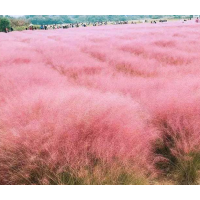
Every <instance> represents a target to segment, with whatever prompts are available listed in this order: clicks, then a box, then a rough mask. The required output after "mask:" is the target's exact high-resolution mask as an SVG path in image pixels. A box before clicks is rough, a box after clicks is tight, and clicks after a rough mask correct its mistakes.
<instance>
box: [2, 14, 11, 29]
mask: <svg viewBox="0 0 200 200" xmlns="http://www.w3.org/2000/svg"><path fill="white" fill-rule="evenodd" d="M6 28H8V29H9V28H10V20H9V19H8V18H5V17H3V18H0V31H3V32H5V31H6Z"/></svg>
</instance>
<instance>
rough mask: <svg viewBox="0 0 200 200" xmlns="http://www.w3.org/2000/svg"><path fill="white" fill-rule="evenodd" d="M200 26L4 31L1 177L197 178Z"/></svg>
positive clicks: (0, 39) (8, 180) (87, 180)
mask: <svg viewBox="0 0 200 200" xmlns="http://www.w3.org/2000/svg"><path fill="white" fill-rule="evenodd" d="M180 30H181V31H180ZM199 30H200V26H199V25H198V24H194V22H188V23H185V24H182V23H168V24H156V25H153V24H138V25H124V26H102V27H88V28H79V29H67V30H52V31H22V32H12V33H9V34H4V33H0V138H1V139H0V175H1V177H2V178H1V180H0V183H1V184H142V183H150V182H149V181H152V178H154V177H155V176H154V175H157V176H159V175H160V174H162V175H163V174H164V173H162V172H166V173H168V174H170V175H172V174H173V175H174V176H173V179H174V180H177V181H178V182H179V183H182V184H183V183H185V184H192V183H193V184H194V183H197V179H198V173H197V172H198V170H199V168H200V167H199V163H200V162H199V152H200V149H199V144H200V138H199V126H200V124H199V120H200V119H199V108H198V105H199V97H200V81H199V75H200V70H199V63H200V59H199V50H200V47H199V45H198V42H197V41H198V40H199V39H200V35H199ZM166 151H167V152H166ZM159 172H161V173H159ZM188 172H190V173H188ZM161 177H162V176H161ZM153 183H154V182H153Z"/></svg>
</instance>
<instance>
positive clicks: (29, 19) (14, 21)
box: [0, 15, 193, 31]
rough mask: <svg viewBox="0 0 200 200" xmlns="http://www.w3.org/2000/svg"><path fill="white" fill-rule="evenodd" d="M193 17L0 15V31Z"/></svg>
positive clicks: (187, 16)
mask: <svg viewBox="0 0 200 200" xmlns="http://www.w3.org/2000/svg"><path fill="white" fill-rule="evenodd" d="M192 16H193V15H24V16H21V17H18V18H16V17H12V16H10V15H5V16H3V15H0V31H4V29H5V28H6V27H7V28H10V27H11V26H12V27H19V26H27V25H28V24H30V23H32V24H35V25H44V24H45V25H51V24H64V23H95V22H108V21H111V22H114V21H129V20H144V19H163V18H168V19H169V18H172V19H181V18H189V17H192Z"/></svg>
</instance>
